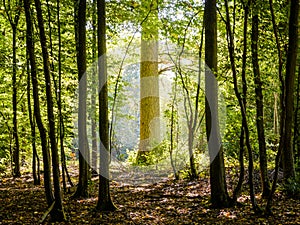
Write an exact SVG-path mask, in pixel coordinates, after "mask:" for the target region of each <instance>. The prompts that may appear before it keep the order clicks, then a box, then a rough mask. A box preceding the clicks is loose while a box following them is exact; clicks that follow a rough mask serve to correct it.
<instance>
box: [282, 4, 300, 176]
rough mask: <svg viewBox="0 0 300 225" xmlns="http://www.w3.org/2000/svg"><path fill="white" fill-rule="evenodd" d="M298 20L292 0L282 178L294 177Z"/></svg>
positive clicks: (286, 78) (284, 111)
mask: <svg viewBox="0 0 300 225" xmlns="http://www.w3.org/2000/svg"><path fill="white" fill-rule="evenodd" d="M298 20H299V0H292V1H291V3H290V18H289V44H288V52H287V61H286V76H285V96H284V103H285V106H284V108H283V109H282V113H283V117H282V119H283V120H284V121H281V123H282V124H283V127H284V129H283V133H281V134H280V141H281V142H282V150H283V152H282V153H283V154H282V156H283V157H282V159H283V173H284V178H285V179H286V180H287V179H289V178H294V177H295V165H294V158H293V148H292V136H293V118H294V92H295V73H296V65H297V62H296V59H297V52H298V35H299V34H298Z"/></svg>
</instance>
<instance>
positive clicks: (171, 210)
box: [0, 174, 300, 225]
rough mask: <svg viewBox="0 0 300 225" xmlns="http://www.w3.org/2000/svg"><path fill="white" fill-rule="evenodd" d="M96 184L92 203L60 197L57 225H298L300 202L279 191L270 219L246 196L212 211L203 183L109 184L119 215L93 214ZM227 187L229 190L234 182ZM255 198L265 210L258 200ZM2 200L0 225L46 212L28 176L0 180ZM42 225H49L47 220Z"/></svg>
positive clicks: (28, 220)
mask: <svg viewBox="0 0 300 225" xmlns="http://www.w3.org/2000/svg"><path fill="white" fill-rule="evenodd" d="M74 179H75V178H74ZM97 183H98V181H97V178H94V179H93V181H92V182H91V185H90V198H87V199H79V200H74V199H72V198H71V196H72V195H71V194H64V202H63V203H64V210H65V213H66V216H67V219H68V221H67V222H64V223H56V224H122V225H123V224H143V225H144V224H151V225H153V224H172V225H177V224H200V225H201V224H243V225H244V224H272V225H273V224H300V200H299V199H297V200H296V199H292V198H287V197H286V196H284V195H283V194H282V193H281V192H280V191H278V192H277V193H276V196H275V198H274V204H273V213H274V215H273V216H269V217H265V216H262V215H261V216H258V215H255V214H254V212H253V210H252V208H251V204H250V199H249V196H247V195H241V196H240V198H239V199H238V201H239V202H240V203H241V205H239V206H235V207H232V208H226V209H211V208H210V203H209V197H210V187H209V180H208V179H207V178H202V179H198V180H196V181H187V180H181V181H176V182H175V181H172V180H166V181H164V182H160V183H155V184H151V185H139V186H132V185H126V184H121V183H117V182H114V181H112V182H111V195H112V198H113V201H114V203H115V205H116V207H117V208H118V209H117V211H115V212H110V213H95V211H94V208H95V206H96V204H97V193H98V191H97V189H98V188H97ZM228 183H229V186H230V185H231V183H232V182H231V181H229V182H228ZM245 185H246V184H245ZM246 194H247V193H246ZM257 198H258V202H259V204H260V205H263V206H264V205H265V202H264V201H263V200H262V199H261V198H260V196H257ZM0 199H1V200H0V224H1V225H2V224H39V221H40V220H41V218H42V217H43V214H44V213H45V212H46V210H47V208H46V202H45V196H44V189H43V186H42V185H39V186H34V185H33V180H32V177H31V175H30V174H27V175H23V176H22V177H21V178H17V179H13V178H9V177H6V178H5V177H3V178H1V179H0ZM45 224H51V222H49V216H48V217H47V219H46V220H45Z"/></svg>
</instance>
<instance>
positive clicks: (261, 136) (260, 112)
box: [251, 0, 270, 198]
mask: <svg viewBox="0 0 300 225" xmlns="http://www.w3.org/2000/svg"><path fill="white" fill-rule="evenodd" d="M252 4H253V13H252V34H251V38H252V43H251V49H252V65H253V75H254V84H255V95H256V128H257V135H258V144H259V163H260V174H261V183H262V196H263V197H264V198H266V197H268V196H269V194H270V182H269V178H268V171H267V150H266V140H265V128H264V126H265V125H264V124H265V123H264V97H263V93H262V81H261V75H260V70H259V62H258V36H259V33H258V23H259V16H258V2H257V1H256V0H254V1H253V3H252Z"/></svg>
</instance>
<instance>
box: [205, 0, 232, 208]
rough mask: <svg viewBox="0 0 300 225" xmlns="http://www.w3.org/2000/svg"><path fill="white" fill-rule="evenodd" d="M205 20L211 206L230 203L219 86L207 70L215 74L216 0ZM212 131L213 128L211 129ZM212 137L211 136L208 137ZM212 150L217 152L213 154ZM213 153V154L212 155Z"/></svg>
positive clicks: (208, 4)
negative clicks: (220, 125)
mask: <svg viewBox="0 0 300 225" xmlns="http://www.w3.org/2000/svg"><path fill="white" fill-rule="evenodd" d="M204 21H205V22H204V23H205V63H206V65H207V67H208V68H206V70H205V93H206V99H207V100H206V104H205V115H206V134H207V139H208V142H209V145H208V148H209V154H210V185H211V203H212V206H213V207H217V208H220V207H226V206H228V204H229V196H228V192H227V186H226V179H225V165H224V156H223V147H222V145H221V146H220V143H221V137H220V130H219V124H218V123H219V121H218V87H217V83H216V82H217V81H216V79H213V78H211V76H210V74H209V73H211V72H210V70H211V71H212V73H213V74H214V76H216V74H217V14H216V1H215V0H206V1H205V11H204ZM212 131H213V132H212ZM210 139H213V140H210ZM215 153H217V154H216V156H215ZM214 156H215V157H214Z"/></svg>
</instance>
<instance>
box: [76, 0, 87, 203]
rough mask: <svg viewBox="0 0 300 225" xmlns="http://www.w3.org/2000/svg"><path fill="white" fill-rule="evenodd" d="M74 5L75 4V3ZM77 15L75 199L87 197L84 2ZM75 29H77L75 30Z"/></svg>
mask: <svg viewBox="0 0 300 225" xmlns="http://www.w3.org/2000/svg"><path fill="white" fill-rule="evenodd" d="M75 4H76V3H75ZM77 9H78V11H77V10H76V8H75V10H76V13H75V14H77V15H78V17H77V19H76V23H77V25H75V33H76V35H77V36H76V37H77V38H76V46H77V67H78V80H79V110H78V137H79V140H78V141H79V181H78V186H77V190H76V193H75V194H74V197H75V198H80V197H84V198H86V197H88V163H87V159H88V154H89V150H88V141H87V130H86V119H87V118H86V114H87V113H86V99H87V78H86V74H85V72H86V29H85V26H86V0H80V1H79V5H78V8H77ZM76 27H77V29H76Z"/></svg>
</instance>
